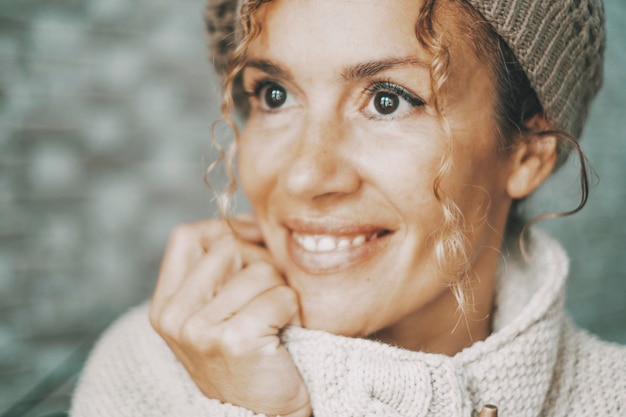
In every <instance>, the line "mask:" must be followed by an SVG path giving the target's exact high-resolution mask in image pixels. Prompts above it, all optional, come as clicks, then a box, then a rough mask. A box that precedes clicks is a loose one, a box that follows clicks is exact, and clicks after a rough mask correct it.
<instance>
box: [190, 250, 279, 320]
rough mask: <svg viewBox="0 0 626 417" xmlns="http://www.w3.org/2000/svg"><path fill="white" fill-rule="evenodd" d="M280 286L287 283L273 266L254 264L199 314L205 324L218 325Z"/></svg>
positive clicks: (230, 281)
mask: <svg viewBox="0 0 626 417" xmlns="http://www.w3.org/2000/svg"><path fill="white" fill-rule="evenodd" d="M279 285H285V282H284V280H283V279H282V277H281V276H280V274H279V273H278V271H277V270H276V269H275V268H274V267H273V266H272V265H270V264H268V263H266V262H262V261H257V262H254V263H252V264H250V265H249V266H247V267H246V268H244V269H242V270H241V271H239V272H238V273H236V274H235V275H234V276H233V277H232V278H231V279H229V280H228V281H227V282H226V283H225V284H224V286H223V287H222V288H221V289H220V290H219V292H218V293H217V295H216V296H215V298H214V299H213V300H212V301H211V302H210V303H209V304H207V305H206V307H204V308H203V309H202V311H198V313H197V314H201V315H203V316H204V319H203V322H205V323H207V324H211V325H215V324H218V323H220V322H222V321H225V320H227V319H229V318H231V317H233V316H234V315H235V314H236V313H237V312H238V311H239V310H241V309H242V308H244V306H246V305H247V304H248V303H250V302H251V301H252V300H253V299H254V298H255V297H256V296H258V295H259V294H262V293H264V292H266V291H268V290H271V289H272V288H275V287H277V286H279Z"/></svg>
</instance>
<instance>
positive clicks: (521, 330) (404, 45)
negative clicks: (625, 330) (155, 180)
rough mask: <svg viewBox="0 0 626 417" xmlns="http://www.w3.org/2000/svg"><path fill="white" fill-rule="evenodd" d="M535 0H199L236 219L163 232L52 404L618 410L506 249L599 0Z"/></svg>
mask: <svg viewBox="0 0 626 417" xmlns="http://www.w3.org/2000/svg"><path fill="white" fill-rule="evenodd" d="M547 3H548V2H541V1H539V0H534V1H533V0H526V1H498V2H496V1H492V2H489V1H478V0H469V1H467V2H465V1H461V0H436V1H431V0H395V1H393V2H372V1H366V0H360V1H357V0H350V1H347V0H316V1H311V0H289V1H287V0H273V1H252V2H244V4H243V5H241V7H240V5H238V4H236V2H234V1H232V2H231V1H227V2H223V3H220V4H213V5H210V7H209V8H208V20H207V23H208V28H209V32H210V33H211V34H212V40H213V45H214V47H215V49H216V57H215V59H216V67H217V68H218V70H222V71H223V72H224V77H225V86H226V98H225V100H224V109H223V110H224V115H225V118H226V120H228V121H230V120H231V119H230V112H231V110H232V107H233V106H236V107H237V109H238V110H240V112H241V113H242V114H243V115H244V117H245V119H246V120H245V127H244V129H243V131H242V132H241V134H240V135H239V134H238V135H237V136H238V137H237V142H236V150H237V158H238V166H239V171H238V174H239V182H240V184H241V186H242V188H243V190H244V191H245V193H246V194H247V196H248V198H249V200H250V202H251V205H252V207H253V208H254V217H252V216H245V217H240V218H236V219H231V220H229V221H220V220H212V221H207V222H200V223H197V224H193V225H186V226H182V227H180V228H178V229H177V230H176V231H175V232H174V233H173V234H172V238H171V240H170V242H169V245H168V248H167V250H166V254H165V257H164V260H163V264H162V268H161V273H160V276H159V280H158V284H157V288H156V290H155V293H154V296H153V299H152V301H151V303H150V306H149V308H148V306H142V307H140V308H138V309H136V310H134V311H133V312H131V313H129V314H128V315H127V316H126V317H124V318H123V319H122V320H120V321H119V322H118V323H117V324H116V325H114V326H113V327H112V328H111V329H110V330H109V331H108V332H107V334H106V335H105V336H104V337H103V339H102V340H101V341H100V342H99V344H98V346H97V347H96V349H95V351H94V353H93V355H92V358H91V360H90V361H89V363H88V365H87V367H86V369H85V371H84V374H83V376H82V378H81V382H80V384H79V386H78V389H77V392H76V395H75V398H74V403H73V411H72V415H75V416H83V415H84V416H88V415H100V414H103V415H104V414H106V415H206V416H251V415H255V414H265V415H270V416H275V415H280V416H294V417H296V416H310V415H312V413H314V414H315V416H317V417H320V416H366V415H367V416H369V415H380V416H382V415H385V416H386V415H389V416H427V415H428V416H431V415H432V416H436V415H437V416H438V415H446V416H448V415H449V416H470V415H475V414H477V413H478V412H479V411H480V410H481V409H483V407H484V406H485V405H486V404H495V405H496V406H497V407H498V408H499V410H500V415H503V416H516V417H519V416H539V415H546V416H590V415H603V416H607V415H608V416H618V415H621V413H623V410H624V407H626V351H625V350H624V348H621V347H618V346H614V345H610V344H605V343H602V342H600V341H598V340H596V339H595V338H593V337H592V336H590V335H587V334H586V333H584V332H582V331H580V330H578V329H576V328H575V327H574V326H573V325H572V324H571V323H570V321H569V320H568V318H567V317H566V316H565V313H564V311H563V285H564V281H565V275H566V273H567V259H566V257H565V255H564V254H563V252H562V250H561V249H560V247H559V246H558V244H557V243H555V242H554V241H552V240H551V239H550V238H548V237H547V236H544V235H542V234H541V233H539V232H531V233H523V234H522V236H521V237H522V238H521V245H520V246H519V247H518V245H516V242H517V238H518V236H519V235H520V231H521V228H520V227H519V225H520V222H519V221H518V220H517V216H516V210H515V209H516V207H517V204H518V203H519V201H521V200H523V199H524V198H526V197H527V196H528V195H530V194H531V193H532V192H533V191H534V190H535V189H536V188H537V187H538V186H539V185H540V184H541V183H542V182H543V181H544V180H545V179H546V178H547V177H548V176H549V175H550V173H551V172H552V171H553V170H554V168H555V167H556V166H557V165H558V164H559V163H560V162H562V161H563V158H564V156H565V154H566V151H567V148H568V146H567V145H569V147H574V148H576V149H578V148H577V145H576V142H575V140H574V138H577V137H578V136H579V135H580V131H581V129H582V125H583V121H584V118H585V116H586V113H587V110H588V107H589V105H590V102H591V100H592V98H593V96H594V95H595V93H596V92H597V90H598V88H599V86H600V83H601V67H602V53H603V48H604V33H603V8H602V5H601V3H600V2H599V1H573V0H559V1H553V2H549V4H547ZM226 61H228V64H227V65H226V64H225V62H226ZM233 126H234V125H233ZM583 167H584V165H583ZM581 175H582V177H583V178H582V184H583V198H582V201H581V206H582V205H584V200H585V198H586V189H585V186H586V178H585V175H586V174H585V172H584V170H583V172H582V173H581ZM225 200H226V201H227V200H228V197H226V199H225ZM522 224H523V223H522ZM151 325H152V327H151Z"/></svg>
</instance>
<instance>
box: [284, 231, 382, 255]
mask: <svg viewBox="0 0 626 417" xmlns="http://www.w3.org/2000/svg"><path fill="white" fill-rule="evenodd" d="M385 233H386V232H385V231H383V232H372V233H368V234H358V235H353V236H333V235H310V234H302V233H296V232H294V233H293V238H294V239H295V241H296V242H297V243H298V244H299V245H300V246H301V247H302V248H303V249H305V250H307V251H309V252H331V251H335V250H340V249H345V248H351V247H358V246H362V245H364V244H365V243H367V242H371V241H372V240H375V239H377V238H378V236H379V235H381V236H382V235H383V234H385Z"/></svg>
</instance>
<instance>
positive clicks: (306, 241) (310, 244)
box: [299, 236, 317, 252]
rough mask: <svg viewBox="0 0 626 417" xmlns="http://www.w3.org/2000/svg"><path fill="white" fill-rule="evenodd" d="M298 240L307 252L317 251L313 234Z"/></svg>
mask: <svg viewBox="0 0 626 417" xmlns="http://www.w3.org/2000/svg"><path fill="white" fill-rule="evenodd" d="M299 240H300V244H301V245H302V246H303V247H304V249H306V250H308V251H309V252H317V242H316V241H315V238H314V237H313V236H304V237H303V238H302V239H299Z"/></svg>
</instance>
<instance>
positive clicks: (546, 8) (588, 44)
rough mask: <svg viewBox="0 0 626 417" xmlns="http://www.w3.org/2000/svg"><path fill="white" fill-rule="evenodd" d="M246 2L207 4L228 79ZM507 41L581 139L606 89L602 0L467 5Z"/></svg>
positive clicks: (549, 110) (556, 122)
mask: <svg viewBox="0 0 626 417" xmlns="http://www.w3.org/2000/svg"><path fill="white" fill-rule="evenodd" d="M240 1H241V0H239V1H238V0H208V5H207V8H206V15H205V18H206V27H207V31H208V34H209V46H210V49H211V55H212V58H213V63H214V67H215V69H216V71H217V72H218V74H220V75H224V72H225V70H226V65H227V62H228V57H229V56H230V53H231V52H232V51H233V49H234V47H235V45H236V42H237V40H238V39H237V35H236V33H237V27H236V24H235V19H236V17H237V16H238V9H239V3H240ZM465 1H467V2H468V3H469V4H471V5H472V6H473V7H474V8H475V9H476V10H477V11H478V12H479V13H481V14H482V16H483V17H484V18H485V20H486V21H488V22H489V23H490V24H491V25H492V26H493V28H494V29H495V30H496V32H497V33H498V34H499V35H500V36H501V37H502V38H503V39H504V40H505V41H506V43H507V44H508V45H509V47H510V48H511V50H512V51H513V53H514V54H515V56H516V57H517V59H518V61H519V63H520V64H521V66H522V68H523V69H524V71H525V72H526V76H527V77H528V79H529V81H530V84H531V86H532V87H533V89H534V90H535V92H536V93H537V96H538V98H539V100H540V102H541V105H542V106H543V109H544V111H545V114H546V116H547V118H548V120H549V121H550V123H551V124H552V126H553V127H554V128H555V129H559V130H563V131H565V132H567V133H569V134H571V135H572V136H574V137H575V138H578V137H579V136H580V134H581V131H582V128H583V125H584V122H585V119H586V117H587V113H588V111H589V107H590V105H591V101H592V100H593V98H594V97H595V95H596V93H597V92H598V90H599V89H600V86H601V85H602V71H603V61H604V49H605V31H604V6H603V4H602V0H465Z"/></svg>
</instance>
